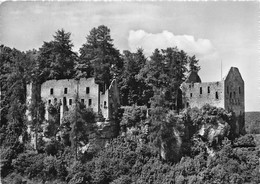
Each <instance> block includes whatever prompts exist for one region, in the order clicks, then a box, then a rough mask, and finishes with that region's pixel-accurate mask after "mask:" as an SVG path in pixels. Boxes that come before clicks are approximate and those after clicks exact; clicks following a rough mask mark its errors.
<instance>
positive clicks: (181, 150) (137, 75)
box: [0, 26, 260, 184]
mask: <svg viewBox="0 0 260 184" xmlns="http://www.w3.org/2000/svg"><path fill="white" fill-rule="evenodd" d="M70 36H71V33H68V32H65V30H63V29H61V30H58V31H57V32H56V33H55V35H54V36H53V40H51V41H49V42H44V43H43V45H42V46H41V48H39V50H32V51H27V52H21V51H18V50H16V49H11V48H8V47H6V46H3V45H2V46H1V47H0V49H1V50H0V51H1V52H0V62H1V63H0V68H1V74H0V80H1V109H0V110H1V113H0V115H1V124H0V143H1V154H0V156H1V163H0V167H1V178H2V179H3V180H2V183H22V182H23V180H26V181H28V182H29V183H30V182H31V183H48V182H49V183H71V184H85V183H95V184H106V183H113V184H130V183H259V182H260V175H259V169H260V168H259V156H260V152H259V149H258V148H257V147H256V143H255V140H254V138H253V137H252V136H251V135H245V136H241V137H239V136H240V135H239V134H238V133H237V132H235V130H236V129H237V125H236V123H235V121H236V119H235V118H234V114H232V112H227V111H225V110H224V109H222V108H216V107H212V106H210V105H205V106H204V107H203V108H201V109H197V108H193V109H185V110H183V111H182V110H181V109H182V107H181V105H182V104H181V102H180V101H179V100H180V95H181V93H180V91H179V88H180V85H181V84H182V83H183V81H184V80H185V78H186V75H187V72H189V71H196V72H197V71H199V69H200V67H199V65H198V60H197V59H196V57H195V56H192V57H191V56H188V54H187V53H185V52H184V51H182V50H179V49H178V48H176V47H175V48H166V49H161V50H159V49H156V50H155V51H154V53H153V54H152V56H151V57H147V56H145V54H144V51H143V50H142V49H140V48H139V49H137V51H136V52H130V51H124V52H123V54H120V52H119V50H117V49H116V48H115V46H114V45H113V39H112V38H111V36H110V29H109V28H107V27H106V26H98V27H97V28H93V29H92V30H91V31H90V33H89V35H87V37H86V38H87V41H86V43H85V44H83V45H82V47H81V49H80V53H79V55H78V54H77V53H75V52H73V51H72V50H73V43H72V41H71V39H70ZM81 77H85V78H88V77H94V78H95V81H96V82H97V83H98V84H99V85H100V87H101V89H102V90H103V91H104V90H105V89H106V88H107V87H108V85H109V84H110V82H111V80H112V79H113V78H114V77H115V78H117V79H118V84H119V89H120V98H121V103H122V105H123V107H122V108H121V109H119V112H120V113H119V114H120V115H119V117H118V119H119V121H118V122H117V123H118V125H117V126H119V125H120V127H121V131H120V135H118V136H117V137H116V138H114V139H102V138H103V137H102V136H101V135H100V134H102V132H101V130H100V127H98V126H97V123H96V122H102V121H103V119H104V118H103V117H102V114H95V113H94V112H93V111H92V110H91V109H87V108H86V107H85V106H84V105H83V104H81V103H79V102H77V103H76V105H75V106H74V108H73V109H72V110H70V111H68V112H66V113H65V114H64V117H63V119H62V120H60V114H59V112H60V105H61V104H59V103H58V102H55V103H54V104H53V105H51V106H49V107H48V109H47V110H48V112H49V115H50V117H49V120H48V121H46V120H45V119H44V112H45V104H44V102H42V101H41V99H40V96H39V95H34V96H32V99H31V103H30V105H28V104H26V84H29V83H33V84H35V85H34V86H35V87H34V88H33V90H35V91H37V90H39V86H40V84H41V83H42V82H44V81H46V80H50V79H65V78H67V79H70V78H81ZM35 94H37V93H35ZM27 109H28V110H29V112H30V113H27V114H26V110H27ZM28 115H29V116H30V117H31V118H30V119H29V118H27V117H26V116H28ZM28 127H29V128H30V130H31V131H32V132H34V134H35V135H36V136H35V137H34V139H31V138H32V137H30V136H29V135H28V133H27V128H28ZM32 140H33V142H31V141H32ZM32 143H33V144H34V147H33V146H32Z"/></svg>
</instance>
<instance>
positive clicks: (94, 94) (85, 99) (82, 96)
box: [78, 78, 99, 112]
mask: <svg viewBox="0 0 260 184" xmlns="http://www.w3.org/2000/svg"><path fill="white" fill-rule="evenodd" d="M78 94H79V101H80V102H82V103H84V104H85V105H86V107H87V108H92V109H93V111H94V112H98V111H99V86H98V84H96V83H95V79H94V78H88V79H84V78H82V79H80V80H79V84H78Z"/></svg>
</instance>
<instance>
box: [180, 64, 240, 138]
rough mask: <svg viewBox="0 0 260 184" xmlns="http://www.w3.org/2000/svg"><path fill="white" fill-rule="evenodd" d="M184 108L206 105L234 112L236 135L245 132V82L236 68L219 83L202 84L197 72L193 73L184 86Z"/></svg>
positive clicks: (232, 68)
mask: <svg viewBox="0 0 260 184" xmlns="http://www.w3.org/2000/svg"><path fill="white" fill-rule="evenodd" d="M181 89H182V94H183V97H182V102H183V107H185V108H188V107H190V108H193V107H198V108H201V107H202V106H203V105H205V104H210V105H212V106H216V107H221V108H224V109H225V110H227V111H233V112H234V113H235V116H236V117H237V120H236V124H237V126H236V127H238V128H237V130H236V133H242V132H244V128H245V127H244V116H245V89H244V80H243V78H242V76H241V74H240V72H239V70H238V68H236V67H231V68H230V70H229V72H228V74H227V76H226V77H224V78H223V79H222V80H221V81H217V82H201V79H200V77H199V76H198V74H197V73H196V72H191V73H190V75H189V76H188V78H187V80H186V81H185V82H184V83H183V84H182V86H181Z"/></svg>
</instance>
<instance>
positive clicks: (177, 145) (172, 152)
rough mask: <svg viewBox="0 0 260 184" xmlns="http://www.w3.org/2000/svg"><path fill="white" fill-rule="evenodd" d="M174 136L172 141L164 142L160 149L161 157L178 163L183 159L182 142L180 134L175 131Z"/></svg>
mask: <svg viewBox="0 0 260 184" xmlns="http://www.w3.org/2000/svg"><path fill="white" fill-rule="evenodd" d="M172 132H173V135H172V138H171V140H169V139H166V140H162V142H161V147H160V156H161V158H162V159H163V160H171V161H173V162H177V161H179V160H180V158H181V146H182V140H181V137H180V133H179V132H178V131H177V130H175V129H173V130H172Z"/></svg>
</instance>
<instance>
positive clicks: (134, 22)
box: [0, 1, 260, 111]
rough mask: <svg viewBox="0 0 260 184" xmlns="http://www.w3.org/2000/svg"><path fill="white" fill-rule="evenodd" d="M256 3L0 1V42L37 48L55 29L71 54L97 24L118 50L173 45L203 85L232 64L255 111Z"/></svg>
mask: <svg viewBox="0 0 260 184" xmlns="http://www.w3.org/2000/svg"><path fill="white" fill-rule="evenodd" d="M258 13H259V2H257V1H254V2H220V1H218V2H184V1H182V2H72V1H71V2H39V1H38V2H4V3H2V4H1V5H0V43H1V44H4V45H6V46H9V47H14V48H17V49H19V50H22V51H26V50H29V49H33V48H35V49H38V48H39V47H41V45H42V44H43V41H50V40H52V39H53V38H52V35H54V34H55V31H57V29H61V28H64V29H65V31H68V32H71V33H72V36H71V39H72V42H73V44H74V50H75V51H78V49H79V48H80V47H81V46H82V44H83V43H85V42H86V36H87V35H88V34H89V31H90V30H91V29H92V28H94V27H97V26H99V25H106V26H107V27H109V28H110V30H111V36H112V38H113V39H114V45H115V47H117V48H118V49H120V51H123V50H126V49H127V50H131V51H136V48H137V47H142V48H143V49H144V50H145V52H146V54H147V55H150V53H151V52H152V51H153V50H154V49H155V48H166V47H174V46H178V48H180V49H183V50H184V51H186V52H188V53H189V54H195V55H196V56H197V58H198V59H200V65H201V71H200V72H199V75H200V76H201V79H202V81H203V82H208V81H218V80H220V78H221V60H222V65H223V77H224V76H225V75H226V74H227V72H228V70H229V68H230V67H231V66H235V67H238V68H239V70H240V72H241V74H242V77H243V79H244V81H245V90H246V94H245V95H246V96H245V98H246V104H245V106H246V111H260V62H259V55H258V54H259V53H258V48H259V45H258V39H259V37H258Z"/></svg>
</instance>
